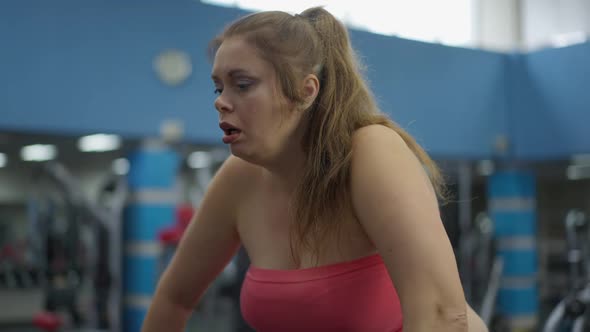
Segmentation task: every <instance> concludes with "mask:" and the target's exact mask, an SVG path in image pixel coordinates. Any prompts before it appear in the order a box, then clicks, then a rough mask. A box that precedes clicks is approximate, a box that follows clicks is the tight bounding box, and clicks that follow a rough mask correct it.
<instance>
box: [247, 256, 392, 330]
mask: <svg viewBox="0 0 590 332" xmlns="http://www.w3.org/2000/svg"><path fill="white" fill-rule="evenodd" d="M240 302H241V310H242V315H243V317H244V319H245V320H246V321H247V322H248V324H250V326H252V328H254V329H255V330H256V331H257V332H291V331H297V332H326V331H338V332H401V331H402V311H401V306H400V303H399V298H398V296H397V292H396V291H395V288H394V286H393V284H392V282H391V278H390V277H389V274H388V273H387V269H386V267H385V264H384V263H383V260H382V258H381V256H380V255H379V254H374V255H371V256H367V257H363V258H359V259H356V260H353V261H350V262H343V263H336V264H331V265H326V266H320V267H315V268H308V269H300V270H271V269H261V268H257V267H254V266H250V269H249V270H248V272H247V274H246V278H245V280H244V283H243V285H242V291H241V298H240Z"/></svg>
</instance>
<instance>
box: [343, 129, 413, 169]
mask: <svg viewBox="0 0 590 332" xmlns="http://www.w3.org/2000/svg"><path fill="white" fill-rule="evenodd" d="M352 149H353V163H355V164H358V163H364V162H368V161H369V160H367V158H369V159H373V158H376V157H378V156H379V155H382V154H384V153H385V156H386V155H397V156H399V155H400V154H402V155H405V156H406V157H408V158H410V159H413V158H414V154H413V153H412V151H411V150H410V149H409V147H408V146H407V144H406V142H404V140H403V138H402V137H401V136H400V135H399V134H398V133H397V132H396V131H395V130H393V129H391V128H389V127H386V126H384V125H379V124H375V125H369V126H366V127H362V128H359V129H357V130H356V132H355V133H354V135H353V138H352ZM385 156H384V155H382V157H385ZM378 159H383V160H384V158H378Z"/></svg>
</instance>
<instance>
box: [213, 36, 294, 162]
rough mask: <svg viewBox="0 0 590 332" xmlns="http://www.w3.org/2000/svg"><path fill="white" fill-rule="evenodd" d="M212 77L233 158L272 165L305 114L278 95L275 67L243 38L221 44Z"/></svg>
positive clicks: (222, 126) (292, 137) (226, 141)
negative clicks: (270, 163)
mask: <svg viewBox="0 0 590 332" xmlns="http://www.w3.org/2000/svg"><path fill="white" fill-rule="evenodd" d="M211 77H212V78H213V82H214V84H215V92H216V94H217V95H218V97H217V99H216V100H215V108H216V109H217V111H218V112H219V122H220V127H221V129H222V131H220V133H221V134H222V135H223V141H224V143H226V144H229V146H230V149H231V152H232V154H234V155H235V156H237V157H240V158H242V159H244V160H247V161H249V162H253V163H256V164H262V163H268V162H272V161H273V160H274V159H276V158H277V157H278V156H279V155H281V154H282V153H283V152H284V151H286V149H288V148H289V147H290V146H291V144H293V143H294V142H297V138H296V137H295V135H296V132H297V130H296V129H297V127H298V124H299V122H300V118H301V113H302V112H300V111H295V110H294V109H293V108H291V107H290V106H289V105H291V103H289V102H288V101H287V99H286V98H285V97H284V96H283V94H282V93H281V92H280V91H281V89H280V87H279V85H278V81H277V77H276V73H275V70H274V68H273V67H272V65H271V64H270V63H268V62H267V61H265V60H264V59H262V58H261V57H260V56H259V55H258V52H257V50H256V49H255V48H253V47H252V46H250V45H249V44H248V43H246V42H245V41H244V40H243V39H240V38H230V39H228V40H225V41H223V43H222V44H221V46H220V47H219V49H218V50H217V53H216V55H215V61H214V63H213V71H212V75H211Z"/></svg>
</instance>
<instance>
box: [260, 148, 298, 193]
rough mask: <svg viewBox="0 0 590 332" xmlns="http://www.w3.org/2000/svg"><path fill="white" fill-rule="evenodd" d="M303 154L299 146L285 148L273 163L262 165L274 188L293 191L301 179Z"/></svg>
mask: <svg viewBox="0 0 590 332" xmlns="http://www.w3.org/2000/svg"><path fill="white" fill-rule="evenodd" d="M304 163H305V155H304V153H303V150H302V149H301V148H300V147H299V148H298V149H296V148H295V147H292V148H291V149H287V150H285V151H284V152H283V153H282V155H281V156H279V158H277V159H276V160H275V161H274V162H273V163H269V164H267V165H265V166H264V169H265V170H266V173H267V176H268V179H269V180H271V183H272V184H273V186H276V189H279V190H281V191H282V192H286V193H293V192H294V191H295V189H296V188H297V186H298V185H299V183H300V181H301V177H302V176H303V169H304V166H305V165H304Z"/></svg>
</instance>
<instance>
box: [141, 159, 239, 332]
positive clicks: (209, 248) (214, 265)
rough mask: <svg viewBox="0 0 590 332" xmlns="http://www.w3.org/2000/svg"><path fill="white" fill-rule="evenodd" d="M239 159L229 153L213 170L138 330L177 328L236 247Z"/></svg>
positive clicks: (172, 330)
mask: <svg viewBox="0 0 590 332" xmlns="http://www.w3.org/2000/svg"><path fill="white" fill-rule="evenodd" d="M238 164H239V161H237V160H236V159H235V158H233V157H230V158H229V159H228V160H227V161H226V163H225V164H224V165H223V166H222V168H221V169H220V170H219V171H218V172H217V174H216V176H215V178H214V179H213V181H212V183H211V184H210V186H209V188H208V190H207V194H206V195H205V197H204V199H203V202H202V204H201V206H200V207H199V209H198V211H197V213H196V215H195V216H194V217H193V220H192V222H191V224H190V226H189V227H188V229H187V232H186V233H185V235H184V236H183V238H182V240H181V243H180V244H179V246H178V249H177V251H176V254H175V255H174V257H173V259H172V261H171V262H170V265H169V266H168V268H167V269H166V271H165V272H164V274H163V275H162V278H161V279H160V282H159V284H158V287H157V289H156V294H155V296H154V299H153V302H152V304H151V306H150V308H149V310H148V313H147V316H146V319H145V321H144V324H143V328H142V332H161V331H170V332H180V331H184V326H185V325H186V321H187V319H188V318H189V316H190V314H191V312H192V310H193V308H194V307H195V305H196V303H197V302H198V300H199V299H200V297H201V296H202V295H203V293H204V292H205V290H206V289H207V287H208V286H209V284H210V283H211V282H212V281H213V280H214V279H215V277H216V276H217V275H218V274H219V273H220V272H221V271H222V270H223V268H224V267H225V266H226V265H227V263H228V262H229V260H230V259H231V258H232V256H233V255H234V254H235V252H236V250H237V249H238V247H239V243H240V240H239V236H238V233H237V230H236V216H235V210H236V209H235V208H234V207H235V204H236V203H235V202H236V200H237V197H236V194H235V193H236V192H237V190H236V188H237V187H238V186H240V181H241V178H243V177H240V176H239V165H238Z"/></svg>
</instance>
